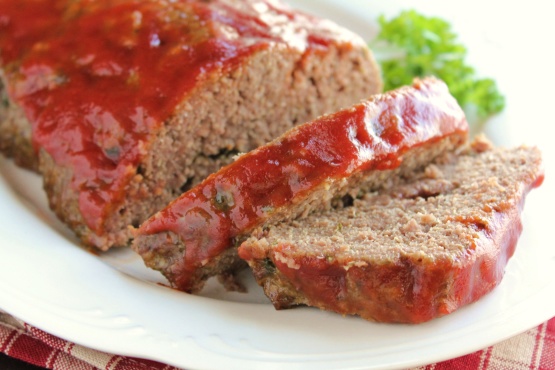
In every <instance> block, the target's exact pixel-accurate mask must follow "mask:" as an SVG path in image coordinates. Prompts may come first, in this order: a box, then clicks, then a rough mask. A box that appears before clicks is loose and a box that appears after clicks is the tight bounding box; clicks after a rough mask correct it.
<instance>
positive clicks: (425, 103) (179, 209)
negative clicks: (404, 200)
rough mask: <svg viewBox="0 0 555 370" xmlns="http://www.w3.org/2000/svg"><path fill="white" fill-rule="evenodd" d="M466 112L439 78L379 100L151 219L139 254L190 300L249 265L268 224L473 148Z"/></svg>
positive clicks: (225, 172) (326, 120) (256, 156)
mask: <svg viewBox="0 0 555 370" xmlns="http://www.w3.org/2000/svg"><path fill="white" fill-rule="evenodd" d="M467 130H468V125H467V122H466V120H465V116H464V113H463V112H462V110H461V108H460V107H459V106H458V104H457V103H456V101H455V100H454V98H453V97H452V96H451V95H450V94H449V92H448V89H447V86H446V85H445V84H444V83H443V82H441V81H439V80H437V79H434V78H428V79H424V80H416V81H415V82H414V84H413V86H407V87H403V88H401V89H398V90H395V91H391V92H388V93H386V94H383V95H376V96H374V97H372V98H370V99H369V100H367V101H364V102H362V103H360V104H357V105H354V106H352V107H350V108H347V109H345V110H341V111H339V112H337V113H334V114H330V115H326V116H323V117H321V118H318V119H316V120H314V121H312V122H309V123H306V124H303V125H301V126H298V127H296V128H293V129H292V130H290V131H288V132H287V133H285V134H284V135H283V136H281V137H280V138H278V139H276V140H274V141H272V142H271V143H269V144H267V145H265V146H263V147H260V148H258V149H256V150H255V151H253V152H250V153H248V154H244V155H242V156H240V157H239V158H238V159H237V160H236V161H235V162H234V163H233V164H231V165H229V166H227V167H225V168H223V169H222V170H220V171H218V172H217V173H216V174H213V175H211V176H210V177H208V178H207V179H206V180H205V181H203V182H202V183H201V184H199V185H198V186H196V187H195V188H193V189H191V190H190V191H188V192H186V193H184V194H183V195H182V196H180V197H179V198H178V199H176V200H175V201H174V202H172V203H171V204H170V205H169V206H168V207H167V208H165V209H164V210H162V211H160V212H159V213H157V214H156V215H154V216H153V217H152V218H150V219H149V220H148V221H146V222H145V223H144V224H143V225H142V226H141V227H140V228H139V229H138V232H137V236H136V239H135V241H134V243H133V248H134V249H135V250H136V251H137V252H138V253H139V254H140V255H141V256H142V258H143V259H144V261H145V263H146V265H147V266H149V267H151V268H153V269H156V270H159V271H161V272H162V273H163V274H164V275H165V276H166V277H167V278H168V280H169V281H170V282H171V284H172V285H173V286H174V287H176V288H178V289H181V290H184V291H187V292H195V291H198V290H200V289H201V288H202V285H203V283H204V281H205V280H206V279H207V278H208V277H209V276H212V275H222V274H223V275H224V276H225V274H228V273H230V271H232V270H233V268H235V267H238V266H240V264H239V263H238V262H239V261H240V260H239V258H238V257H237V248H236V247H237V246H238V243H239V242H240V241H241V240H242V239H243V238H244V236H245V235H247V234H248V233H250V232H251V231H252V230H253V229H254V228H256V227H258V226H260V225H264V226H267V225H270V224H273V223H276V222H279V221H281V220H284V219H294V218H297V217H300V216H306V215H307V214H309V213H311V212H312V211H314V210H318V209H324V208H328V207H330V206H331V205H333V204H334V203H335V204H336V203H341V202H342V201H346V202H349V201H350V198H351V197H357V196H358V195H359V194H360V193H364V192H365V191H370V190H375V189H377V188H380V187H383V186H386V185H387V184H388V183H389V182H391V181H396V179H398V178H399V177H402V176H405V175H406V174H409V173H411V172H412V171H414V170H415V169H416V168H419V167H421V166H423V165H425V164H426V163H428V162H430V161H431V160H432V159H433V158H435V157H436V156H438V155H440V154H441V153H444V152H446V151H451V150H453V149H454V148H456V147H457V146H459V145H460V144H461V143H463V142H464V141H465V140H466V136H467Z"/></svg>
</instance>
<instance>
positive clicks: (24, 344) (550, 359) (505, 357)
mask: <svg viewBox="0 0 555 370" xmlns="http://www.w3.org/2000/svg"><path fill="white" fill-rule="evenodd" d="M0 352H2V353H4V354H6V355H7V356H10V357H13V358H16V359H19V360H23V361H25V362H28V363H31V364H34V365H37V366H40V367H44V368H46V369H53V370H96V369H106V370H143V369H144V370H162V369H164V370H174V369H177V368H175V367H173V366H169V365H166V364H162V363H159V362H154V361H149V360H144V359H138V358H132V357H124V356H119V355H114V354H109V353H104V352H100V351H96V350H94V349H90V348H85V347H83V346H80V345H78V344H75V343H72V342H68V341H65V340H63V339H60V338H57V337H55V336H53V335H50V334H48V333H46V332H44V331H42V330H40V329H37V328H35V327H33V326H31V325H28V324H26V323H24V322H22V321H20V320H17V319H16V318H14V317H12V316H10V315H8V314H6V313H4V312H2V311H0ZM418 369H419V370H443V369H461V370H474V369H476V370H477V369H480V370H528V369H535V370H555V318H552V319H551V320H549V321H547V322H545V323H543V324H541V325H540V326H538V327H536V328H533V329H530V330H528V331H527V332H525V333H522V334H520V335H518V336H516V337H513V338H510V339H508V340H505V341H503V342H501V343H498V344H496V345H494V346H491V347H488V348H485V349H483V350H481V351H478V352H475V353H472V354H469V355H466V356H463V357H459V358H455V359H451V360H448V361H444V362H440V363H437V364H430V365H426V366H423V367H420V368H418Z"/></svg>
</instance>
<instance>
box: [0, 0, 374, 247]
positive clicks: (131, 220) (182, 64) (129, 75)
mask: <svg viewBox="0 0 555 370" xmlns="http://www.w3.org/2000/svg"><path fill="white" fill-rule="evenodd" d="M0 14H2V22H0V52H1V56H2V65H3V75H4V77H5V82H6V91H7V93H6V92H3V93H2V94H3V95H2V97H3V106H2V110H1V111H0V117H1V118H4V119H3V121H2V122H1V123H0V150H2V151H3V152H4V153H5V154H7V155H9V156H13V157H15V158H16V160H17V162H18V163H22V164H25V165H26V166H28V167H31V168H37V167H38V168H39V171H40V172H41V173H42V174H43V175H44V187H45V189H46V191H47V194H48V198H49V202H50V205H51V207H52V209H53V210H54V211H55V212H56V214H57V215H58V216H59V217H60V218H61V219H62V220H63V221H65V222H66V223H67V224H68V225H69V226H70V227H71V228H72V229H73V230H75V232H76V233H77V234H78V235H79V236H80V237H81V239H82V240H83V242H84V244H86V245H90V246H95V247H98V248H100V249H103V250H106V249H108V248H110V247H111V246H114V245H115V246H123V245H128V243H129V240H130V238H131V237H132V235H131V232H130V230H131V227H132V226H138V225H139V224H140V223H141V222H142V221H144V220H145V219H146V218H148V217H149V216H151V215H152V214H153V213H154V212H155V211H157V210H159V209H161V208H162V207H163V206H165V205H167V204H168V203H169V202H170V200H172V199H174V198H175V197H177V196H178V195H179V194H181V193H182V192H183V191H185V190H187V189H189V188H190V187H191V186H192V185H194V184H195V183H198V182H199V181H200V180H201V179H204V178H205V177H206V176H207V175H208V174H210V173H212V172H214V171H216V170H217V169H219V168H220V167H221V166H222V165H224V164H226V163H229V162H231V160H232V157H233V155H235V154H237V153H239V152H247V151H249V150H252V149H254V148H256V147H258V146H260V145H261V144H263V143H266V142H268V141H269V140H271V139H273V138H275V137H277V136H279V135H280V134H282V133H283V132H285V131H286V130H287V129H289V128H291V127H292V126H294V125H295V124H298V123H302V122H305V121H307V120H309V119H312V118H315V117H317V116H319V115H321V114H323V113H326V112H332V111H336V110H337V109H340V108H342V107H345V106H348V105H350V104H352V103H353V102H356V101H359V100H360V99H362V98H365V97H367V96H369V95H371V94H373V93H376V92H379V91H380V89H381V80H380V74H379V70H378V67H377V65H376V63H375V61H374V59H373V57H372V55H371V53H370V52H369V51H368V49H367V47H366V45H365V43H364V41H363V40H362V39H360V38H359V37H358V36H356V35H354V34H352V33H351V32H349V31H347V30H345V29H343V28H341V27H339V26H337V25H336V24H334V23H332V22H330V21H327V20H322V19H318V18H315V17H312V16H309V15H306V14H303V13H300V12H297V11H294V10H292V9H290V8H289V7H287V6H286V5H284V4H282V3H280V2H279V1H275V0H267V1H266V0H262V1H261V0H256V1H255V0H209V1H200V0H197V1H191V0H189V1H188V0H178V1H165V0H147V1H134V0H106V1H101V2H87V1H80V2H79V1H78V2H76V1H71V0H55V1H52V0H20V1H17V2H14V1H8V0H0ZM37 163H38V165H37Z"/></svg>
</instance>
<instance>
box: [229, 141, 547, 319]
mask: <svg viewBox="0 0 555 370" xmlns="http://www.w3.org/2000/svg"><path fill="white" fill-rule="evenodd" d="M542 180H543V172H542V169H541V154H540V152H539V150H537V149H536V148H533V147H519V148H516V149H493V148H489V147H488V145H486V144H485V142H484V141H483V139H482V140H478V141H476V142H475V143H474V147H473V148H470V149H469V150H468V151H467V152H464V153H461V154H459V155H447V156H443V157H441V158H440V159H437V160H436V161H435V163H433V164H430V165H429V166H427V167H426V168H425V169H424V170H422V171H418V172H414V173H412V174H410V175H409V176H407V178H406V179H405V181H406V182H405V183H403V184H399V185H395V186H392V187H391V188H388V189H382V190H381V191H379V192H377V193H372V194H370V193H369V194H367V195H366V196H365V197H364V198H363V199H360V200H355V202H354V205H353V206H352V207H347V208H343V209H341V210H335V211H329V212H324V213H320V214H317V215H313V216H310V217H308V218H306V219H303V220H297V221H293V222H288V223H283V224H280V225H278V226H274V227H268V228H265V229H258V230H257V231H256V232H254V233H253V236H252V237H251V238H249V239H247V241H245V242H244V243H243V244H242V245H241V246H240V248H239V255H240V256H241V257H242V258H244V259H245V260H247V261H248V263H249V265H250V267H251V268H252V269H253V271H254V276H255V277H256V279H257V281H258V283H259V284H260V285H261V286H262V287H263V288H264V291H265V293H266V295H267V296H268V297H269V298H270V300H271V301H272V303H273V304H274V306H275V307H276V308H277V309H281V308H288V307H291V306H295V305H309V306H314V307H319V308H321V309H324V310H330V311H335V312H338V313H340V314H343V315H359V316H361V317H363V318H365V319H367V320H371V321H380V322H402V323H420V322H424V321H428V320H430V319H433V318H436V317H439V316H443V315H446V314H448V313H450V312H453V311H455V310H456V309H458V308H459V307H461V306H463V305H466V304H468V303H471V302H473V301H476V300H477V299H479V298H480V297H482V296H483V295H484V294H486V293H488V292H489V291H491V290H492V289H493V288H494V287H495V286H496V285H497V284H498V283H499V282H500V280H501V278H502V277H503V273H504V269H505V266H506V264H507V261H508V260H509V258H510V257H511V256H512V255H513V252H514V250H515V247H516V244H517V239H518V237H519V235H520V233H521V230H522V225H521V221H520V213H521V209H522V207H523V204H524V198H525V196H526V194H527V193H528V191H529V190H530V189H532V188H533V187H536V186H539V185H540V184H541V182H542Z"/></svg>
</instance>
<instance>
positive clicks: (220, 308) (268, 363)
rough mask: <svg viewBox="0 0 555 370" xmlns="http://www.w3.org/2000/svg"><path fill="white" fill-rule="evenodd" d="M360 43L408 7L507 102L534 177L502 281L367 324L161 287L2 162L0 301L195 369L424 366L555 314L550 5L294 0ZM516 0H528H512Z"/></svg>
mask: <svg viewBox="0 0 555 370" xmlns="http://www.w3.org/2000/svg"><path fill="white" fill-rule="evenodd" d="M291 3H292V4H294V5H296V6H298V7H300V8H303V9H306V10H309V11H310V12H312V13H315V14H319V15H323V16H326V17H328V18H331V19H334V20H336V21H337V22H338V23H340V24H342V25H344V26H346V27H348V28H351V29H352V30H354V31H356V32H358V33H359V34H361V35H362V36H363V37H365V38H366V39H368V40H369V39H370V38H371V37H373V35H374V34H375V32H376V25H375V22H374V20H375V19H376V17H377V16H378V15H379V14H381V13H382V12H386V14H389V15H394V14H396V13H397V12H398V11H399V10H400V9H406V8H408V7H415V8H417V9H418V10H420V11H422V12H424V13H426V14H434V15H440V16H442V17H444V18H447V19H449V20H450V21H451V22H452V23H453V25H454V28H455V30H456V31H457V32H458V33H459V34H460V36H461V39H462V40H463V41H464V43H465V44H466V45H467V46H468V48H469V51H470V55H469V58H470V59H469V61H470V62H471V63H472V64H473V65H475V66H476V67H478V70H479V71H480V73H482V74H483V75H486V76H493V77H495V78H496V79H497V81H498V84H499V87H500V89H501V90H502V91H503V92H504V93H505V94H506V96H507V109H506V110H505V112H504V113H503V114H502V115H500V116H499V117H496V118H495V119H493V120H492V121H491V122H489V124H488V126H487V127H486V132H487V133H488V134H489V135H490V136H491V137H492V138H493V139H494V141H495V142H496V143H498V144H500V145H511V146H512V145H518V144H523V143H526V144H535V145H538V146H539V147H540V148H541V149H542V150H543V151H544V156H545V167H546V180H545V183H544V185H543V186H542V187H541V188H540V189H537V190H535V191H533V192H532V193H531V194H530V196H529V197H528V200H527V203H526V208H525V212H524V233H523V235H522V237H521V240H520V242H519V245H518V248H517V252H516V254H515V256H514V257H513V259H512V260H511V261H510V263H509V266H508V268H507V273H506V276H505V279H504V280H503V282H502V283H501V285H500V286H499V287H498V288H497V289H495V291H494V292H492V293H491V294H489V295H488V296H486V297H484V298H483V299H482V300H480V301H479V302H477V303H475V304H473V305H470V306H468V307H466V308H464V309H461V310H460V311H458V312H456V313H454V314H451V315H449V316H447V317H444V318H441V319H438V320H434V321H432V322H429V323H426V324H423V325H417V326H407V325H385V324H374V323H369V322H366V321H363V320H361V319H358V318H352V317H349V318H343V317H341V316H339V315H335V314H332V313H326V312H321V311H319V310H316V309H311V308H299V309H293V310H286V311H275V310H274V309H273V307H272V306H271V305H270V304H269V303H267V302H266V299H265V298H264V296H263V294H262V292H261V290H260V289H259V288H258V287H257V286H256V285H255V284H254V282H253V281H252V279H249V278H248V272H246V274H245V278H246V279H247V282H248V284H249V287H250V289H249V294H246V295H244V294H243V295H241V294H238V293H225V292H223V291H222V290H221V288H220V287H218V286H217V285H216V284H211V285H210V287H209V288H208V289H207V290H206V291H204V292H203V296H190V295H186V294H184V293H180V292H176V291H173V290H171V289H168V288H165V287H163V286H161V285H159V284H157V282H164V280H163V279H162V278H161V277H160V275H158V273H155V272H153V271H150V270H147V269H146V268H144V267H143V265H142V263H141V261H140V259H138V257H137V256H135V255H134V254H133V253H132V252H130V251H113V252H110V253H107V254H105V255H103V256H95V255H93V254H91V253H89V252H87V251H85V250H84V249H82V248H80V247H78V246H76V242H75V240H74V238H73V237H72V235H71V234H70V233H69V232H68V231H67V230H66V229H65V227H64V226H62V225H61V224H60V223H59V222H58V221H57V220H56V219H55V218H54V217H53V216H52V214H51V213H50V212H49V211H48V208H47V206H46V200H45V197H44V194H43V193H42V190H41V184H40V179H39V178H38V176H36V175H34V174H31V173H28V172H26V171H21V170H19V169H17V168H15V167H14V166H13V165H12V163H11V162H9V161H6V160H4V159H0V173H1V174H2V176H1V177H0V308H1V309H4V310H6V311H8V312H10V313H12V314H13V315H16V316H18V317H19V318H21V319H23V320H25V321H27V322H29V323H30V324H32V325H35V326H37V327H39V328H41V329H43V330H46V331H48V332H51V333H53V334H55V335H58V336H60V337H63V338H66V339H69V340H72V341H74V342H77V343H79V344H82V345H85V346H89V347H92V348H96V349H100V350H104V351H108V352H112V353H118V354H123V355H133V356H136V357H144V358H151V359H156V360H159V361H162V362H166V363H170V364H173V365H176V366H181V367H186V368H189V369H194V368H222V369H223V368H225V369H231V368H237V369H239V368H240V369H248V368H257V369H260V368H269V369H271V368H283V367H284V366H288V367H289V368H303V369H326V368H329V369H331V368H364V369H378V368H379V369H386V368H390V369H394V368H406V367H410V366H417V365H422V364H426V363H430V362H436V361H440V360H444V359H448V358H452V357H455V356H459V355H463V354H466V353H470V352H472V351H475V350H478V349H481V348H484V347H486V346H488V345H491V344H494V343H496V342H498V341H501V340H503V339H506V338H508V337H510V336H513V335H515V334H518V333H520V332H522V331H525V330H527V329H529V328H531V327H533V326H536V325H538V324H540V323H541V322H543V321H545V320H547V319H549V318H551V317H553V316H555V294H553V293H554V292H555V245H554V244H555V243H554V241H553V239H552V235H551V230H552V229H553V226H552V225H551V223H552V222H553V215H552V210H553V209H554V206H555V201H554V190H555V188H554V186H553V181H552V174H553V173H555V171H554V170H555V169H554V165H553V163H554V158H555V153H554V149H553V147H554V145H553V143H552V137H551V134H550V133H551V131H553V129H552V126H553V125H554V119H553V108H554V107H555V102H554V100H555V99H554V98H555V94H554V93H553V86H555V78H554V74H553V72H552V70H553V66H554V65H555V60H554V57H553V52H552V51H551V50H550V48H551V45H552V43H553V42H552V40H551V38H552V37H553V36H554V35H555V29H554V27H553V26H552V25H549V24H550V23H551V24H553V22H552V19H551V15H550V14H551V13H550V12H549V10H550V8H549V7H548V5H549V2H547V1H528V2H526V3H523V2H511V3H510V4H508V2H502V1H487V0H485V1H479V2H478V1H470V2H469V1H464V2H463V1H459V2H452V1H449V2H448V1H440V0H438V1H418V0H412V1H387V2H385V1H362V0H360V1H347V0H345V1H341V0H325V1H322V0H319V1H316V0H294V1H291ZM522 4H525V5H522Z"/></svg>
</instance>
